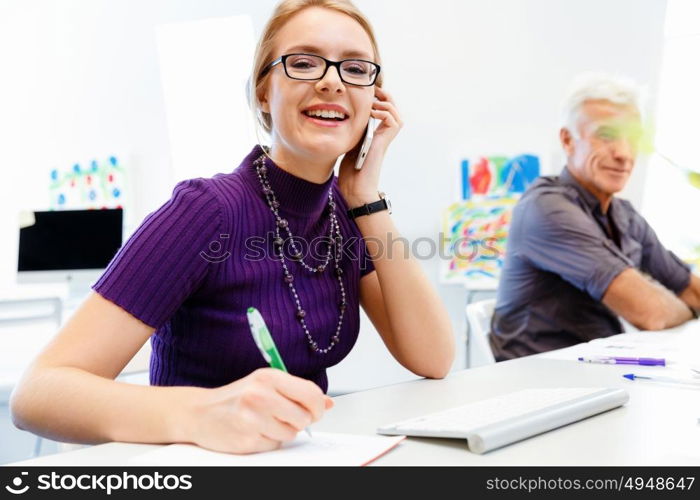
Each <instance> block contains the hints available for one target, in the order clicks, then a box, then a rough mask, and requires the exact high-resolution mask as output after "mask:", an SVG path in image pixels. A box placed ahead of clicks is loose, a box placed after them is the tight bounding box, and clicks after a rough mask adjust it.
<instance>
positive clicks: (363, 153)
mask: <svg viewBox="0 0 700 500" xmlns="http://www.w3.org/2000/svg"><path fill="white" fill-rule="evenodd" d="M374 127H375V124H374V118H370V119H369V123H367V131H366V132H365V138H364V139H363V140H362V146H360V152H359V153H357V160H356V161H355V170H360V169H361V168H362V164H363V163H364V162H365V158H366V157H367V153H368V152H369V147H370V146H371V145H372V138H373V137H374Z"/></svg>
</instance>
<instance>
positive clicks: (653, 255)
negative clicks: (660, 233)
mask: <svg viewBox="0 0 700 500" xmlns="http://www.w3.org/2000/svg"><path fill="white" fill-rule="evenodd" d="M634 225H635V229H636V230H637V231H639V233H640V234H639V240H640V242H641V244H642V265H641V269H642V271H644V272H645V273H647V274H649V275H650V276H651V277H652V278H654V279H655V280H656V281H658V282H659V283H661V284H662V285H663V286H665V287H666V288H668V289H669V290H671V291H673V292H674V293H675V294H679V293H681V292H682V291H683V290H685V289H686V288H687V287H688V285H689V284H690V266H688V265H687V264H686V263H684V262H683V261H682V260H681V259H680V258H678V257H677V256H676V254H674V253H673V252H671V251H670V250H667V249H666V248H665V247H664V246H663V245H662V244H661V242H660V241H659V238H658V237H657V236H656V233H655V232H654V230H653V229H652V227H651V226H650V225H649V223H647V221H646V220H644V218H643V217H642V216H641V215H639V214H637V213H635V220H634Z"/></svg>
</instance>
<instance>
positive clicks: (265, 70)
mask: <svg viewBox="0 0 700 500" xmlns="http://www.w3.org/2000/svg"><path fill="white" fill-rule="evenodd" d="M291 56H313V57H318V58H319V59H322V60H323V62H325V63H326V68H325V69H324V70H323V74H321V76H320V77H318V78H296V77H293V76H290V75H289V71H287V58H289V57H291ZM347 61H359V62H364V63H369V64H372V65H373V66H374V67H375V68H377V72H376V73H375V74H374V80H373V81H372V83H369V84H367V85H362V84H361V83H353V82H348V81H346V80H345V79H344V78H343V73H342V72H341V71H340V65H341V64H343V63H344V62H347ZM280 63H282V67H283V68H284V74H285V75H287V78H289V79H291V80H297V81H301V82H318V81H320V80H323V79H324V78H325V76H326V73H328V68H330V67H331V66H333V67H335V70H336V71H337V72H338V76H339V77H340V80H341V81H342V82H343V83H345V84H347V85H354V86H356V87H371V86H373V85H375V84H376V83H377V78H379V72H380V71H381V70H382V67H381V66H380V65H379V64H377V63H376V62H373V61H368V60H366V59H357V58H352V59H343V60H342V61H331V60H330V59H326V58H325V57H323V56H319V55H318V54H308V53H305V52H294V53H292V54H284V55H282V56H279V57H278V58H277V59H275V60H274V61H272V62H271V63H270V64H268V65H267V66H265V67H264V68H263V70H262V72H261V73H260V78H262V77H264V76H265V75H267V74H268V73H269V72H270V70H271V69H272V68H274V67H275V66H277V65H278V64H280Z"/></svg>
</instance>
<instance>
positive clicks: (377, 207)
mask: <svg viewBox="0 0 700 500" xmlns="http://www.w3.org/2000/svg"><path fill="white" fill-rule="evenodd" d="M388 209H389V204H388V203H387V202H386V200H385V199H384V198H382V199H380V200H378V201H375V202H373V203H365V204H364V205H362V206H359V207H355V208H351V209H350V210H348V217H350V218H351V219H355V218H357V217H361V216H363V215H372V214H376V213H377V212H381V211H382V210H388Z"/></svg>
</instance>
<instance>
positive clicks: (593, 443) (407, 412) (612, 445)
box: [13, 356, 700, 466]
mask: <svg viewBox="0 0 700 500" xmlns="http://www.w3.org/2000/svg"><path fill="white" fill-rule="evenodd" d="M629 371H630V367H624V366H612V365H591V364H584V363H579V362H574V361H567V360H557V359H546V358H543V357H540V356H533V357H528V358H521V359H518V360H514V361H508V362H504V363H498V364H496V365H491V366H486V367H482V368H476V369H473V370H464V371H460V372H455V373H452V374H451V375H450V376H449V377H448V378H447V379H445V380H418V381H413V382H407V383H404V384H398V385H393V386H387V387H382V388H378V389H373V390H369V391H364V392H360V393H355V394H349V395H346V396H340V397H337V398H335V401H336V406H335V408H334V409H333V410H331V411H330V412H328V413H327V414H326V416H325V417H324V419H323V421H322V422H320V423H318V424H316V425H315V426H314V427H313V428H314V429H317V430H323V431H330V432H348V433H358V434H374V430H375V429H376V427H377V426H379V425H380V424H384V423H387V422H392V421H396V420H400V419H405V418H409V417H413V416H417V415H420V414H423V413H427V412H432V411H438V410H442V409H446V408H449V407H452V406H455V405H459V404H464V403H467V402H470V401H475V400H479V399H484V398H488V397H491V396H493V395H497V394H503V393H507V392H511V391H514V390H519V389H524V388H529V387H577V386H610V387H624V388H625V389H627V390H628V391H629V393H630V401H629V403H628V404H627V405H626V406H624V407H622V408H618V409H616V410H612V411H610V412H607V413H604V414H601V415H598V416H595V417H592V418H590V419H586V420H583V421H581V422H578V423H575V424H573V425H569V426H566V427H563V428H560V429H557V430H554V431H551V432H548V433H545V434H542V435H540V436H537V437H534V438H531V439H527V440H525V441H522V442H520V443H516V444H513V445H510V446H507V447H505V448H502V449H500V450H495V451H493V452H490V453H487V454H485V455H475V454H473V453H471V452H469V451H468V448H467V445H466V442H464V441H460V440H446V439H425V438H408V439H407V440H406V441H404V442H403V443H402V444H400V445H399V446H398V447H397V448H396V449H394V450H393V451H391V452H390V453H388V454H387V455H385V456H383V457H382V458H380V459H379V460H378V461H376V462H375V464H376V465H698V464H700V424H699V423H698V418H700V390H697V389H692V388H679V387H667V386H660V385H654V384H650V383H644V382H631V381H628V380H626V379H624V378H622V376H621V375H622V374H623V373H626V372H629ZM157 447H158V446H157V445H139V444H125V443H109V444H104V445H99V446H94V447H90V448H84V449H81V450H77V451H73V452H69V453H63V454H58V455H50V456H44V457H40V458H38V459H34V460H28V461H24V462H19V463H17V464H13V465H22V466H25V465H27V466H31V465H42V466H43V465H47V466H55V465H76V466H77V465H84V466H96V465H115V466H117V465H126V464H127V463H128V460H129V459H130V458H131V457H134V456H136V455H138V454H140V453H143V452H145V451H150V450H152V449H155V448H157Z"/></svg>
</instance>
